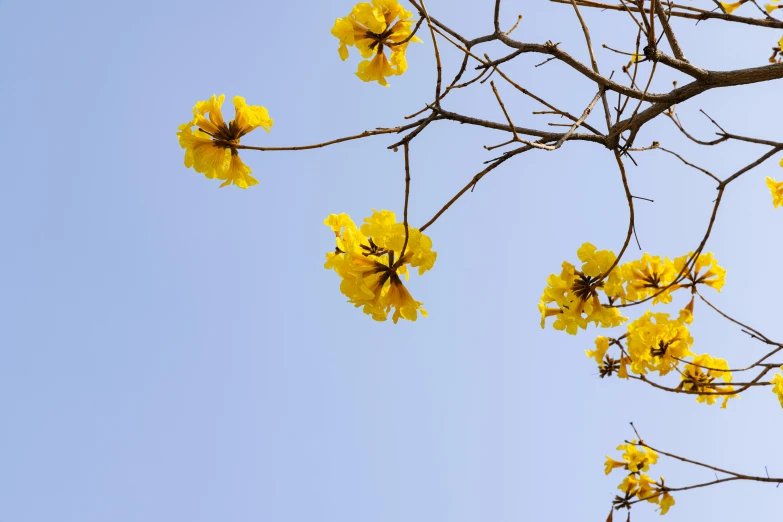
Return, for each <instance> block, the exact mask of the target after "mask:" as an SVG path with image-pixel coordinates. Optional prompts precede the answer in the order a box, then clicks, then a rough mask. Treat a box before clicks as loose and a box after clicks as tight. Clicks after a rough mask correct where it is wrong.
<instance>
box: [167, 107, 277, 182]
mask: <svg viewBox="0 0 783 522" xmlns="http://www.w3.org/2000/svg"><path fill="white" fill-rule="evenodd" d="M224 99H225V95H223V94H221V95H220V96H215V95H214V94H213V95H212V98H210V99H209V100H206V101H200V102H198V103H196V106H195V107H193V119H192V120H191V121H189V122H188V123H183V124H182V125H180V126H179V130H178V131H177V137H178V138H179V144H180V146H181V147H182V148H183V149H185V166H186V167H187V168H190V167H193V169H194V170H195V171H196V172H200V173H202V174H204V175H205V176H206V177H208V178H213V179H214V178H217V179H222V180H225V182H224V183H223V184H222V185H220V186H221V187H225V186H226V185H230V184H232V183H233V184H234V185H236V186H237V187H239V188H243V189H246V188H247V187H249V186H251V185H257V184H258V181H257V180H256V179H255V178H254V177H253V176H251V175H250V174H251V173H252V171H251V170H250V167H248V166H247V165H245V164H244V163H243V162H242V160H241V159H240V157H239V151H238V150H237V148H236V146H237V145H239V140H240V139H241V138H242V137H243V136H244V135H246V134H248V133H249V132H252V131H253V130H254V129H256V128H258V127H262V128H263V129H264V130H265V131H267V132H269V131H270V129H271V128H272V124H273V123H274V122H273V120H272V119H271V118H270V117H269V113H268V112H267V110H266V109H265V108H264V107H260V106H257V105H248V104H247V103H245V99H244V98H242V97H241V96H235V97H234V108H235V109H236V116H235V117H234V119H233V120H231V121H230V122H229V123H226V122H225V120H224V119H223V114H222V113H221V111H220V108H221V106H222V105H223V100H224ZM193 127H196V129H195V130H193Z"/></svg>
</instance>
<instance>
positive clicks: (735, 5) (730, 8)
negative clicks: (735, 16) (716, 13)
mask: <svg viewBox="0 0 783 522" xmlns="http://www.w3.org/2000/svg"><path fill="white" fill-rule="evenodd" d="M747 1H748V0H740V1H739V2H734V3H733V4H727V3H726V2H721V3H720V5H721V6H723V9H724V10H725V11H726V13H728V14H731V13H733V12H734V11H735V10H736V9H737V8H738V7H739V6H741V5H742V4H744V3H745V2H747Z"/></svg>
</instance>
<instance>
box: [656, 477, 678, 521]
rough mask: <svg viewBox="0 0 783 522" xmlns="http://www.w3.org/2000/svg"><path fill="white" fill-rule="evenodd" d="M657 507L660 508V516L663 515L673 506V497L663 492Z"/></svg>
mask: <svg viewBox="0 0 783 522" xmlns="http://www.w3.org/2000/svg"><path fill="white" fill-rule="evenodd" d="M661 480H663V477H661ZM659 505H660V506H661V515H665V514H666V513H668V512H669V508H670V507H672V506H673V505H674V497H673V496H671V495H670V494H669V493H668V492H665V493H664V494H663V496H662V497H661V501H660V503H659Z"/></svg>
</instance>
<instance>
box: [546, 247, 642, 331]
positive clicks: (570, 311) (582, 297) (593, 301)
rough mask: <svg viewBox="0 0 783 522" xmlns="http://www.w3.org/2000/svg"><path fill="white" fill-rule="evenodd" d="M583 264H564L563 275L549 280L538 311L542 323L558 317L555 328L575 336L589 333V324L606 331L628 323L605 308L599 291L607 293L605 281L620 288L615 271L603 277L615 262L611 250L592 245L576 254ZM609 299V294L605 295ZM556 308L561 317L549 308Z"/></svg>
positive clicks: (615, 310) (612, 308) (561, 273)
mask: <svg viewBox="0 0 783 522" xmlns="http://www.w3.org/2000/svg"><path fill="white" fill-rule="evenodd" d="M577 255H578V256H579V259H580V260H581V261H582V269H581V270H577V269H576V267H575V266H574V265H572V264H571V263H569V262H567V261H564V262H563V265H562V271H561V272H560V275H557V274H552V275H550V276H549V278H547V287H546V288H545V289H544V293H543V295H542V296H541V302H540V303H539V311H540V312H541V316H542V317H541V318H542V321H545V320H546V318H547V317H549V316H551V315H556V316H557V317H556V319H555V322H554V323H553V325H552V326H553V327H554V328H555V329H556V330H565V331H566V332H568V333H569V334H571V335H576V333H577V332H578V331H579V329H580V328H581V329H583V330H584V329H586V328H587V323H590V322H592V323H594V324H596V325H597V326H600V327H603V328H612V327H615V326H619V325H620V324H622V323H623V322H625V321H627V320H628V319H627V318H625V317H623V316H622V315H620V311H619V310H618V309H617V308H614V307H608V306H603V305H602V304H601V301H600V298H599V294H598V292H599V291H605V288H604V286H605V281H606V285H607V286H608V285H609V284H610V283H611V284H612V285H613V288H614V287H619V285H618V283H617V281H616V279H615V278H616V277H618V276H616V270H612V272H611V273H610V274H609V276H608V278H607V279H602V276H603V275H604V274H605V273H606V271H608V270H609V268H610V267H611V266H612V264H613V263H614V260H615V259H616V257H615V255H614V253H613V252H611V251H609V250H596V247H595V246H593V245H591V244H590V243H585V244H583V245H582V246H581V247H580V248H579V250H578V251H577ZM605 293H606V294H607V295H609V292H608V291H605ZM550 304H556V305H557V307H558V309H559V313H558V312H555V311H554V309H549V308H547V305H550Z"/></svg>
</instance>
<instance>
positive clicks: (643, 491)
mask: <svg viewBox="0 0 783 522" xmlns="http://www.w3.org/2000/svg"><path fill="white" fill-rule="evenodd" d="M617 449H618V450H620V451H623V455H622V459H623V460H622V461H618V460H614V459H612V458H611V457H609V456H608V455H607V457H606V462H605V463H604V472H605V473H606V474H607V475H609V474H610V473H611V472H612V471H613V470H615V469H618V468H620V469H623V470H626V471H628V472H629V474H628V475H626V476H625V477H624V478H623V481H622V482H621V483H620V485H619V486H617V489H619V490H620V491H621V492H622V493H623V496H620V495H617V496H615V499H614V501H613V502H612V504H613V505H614V507H615V509H621V508H627V509H630V507H631V505H632V504H634V503H636V502H639V501H642V500H646V501H647V502H650V503H652V504H658V505H659V506H660V508H661V515H665V514H666V513H667V512H668V511H669V508H670V507H671V506H673V505H674V498H673V497H672V496H671V495H670V494H669V492H668V491H669V489H668V488H667V487H666V486H664V481H663V477H661V480H660V482H655V481H654V480H653V479H651V478H650V476H649V475H647V474H646V473H642V472H643V471H648V470H649V469H650V466H652V465H653V464H655V463H656V462H658V454H657V453H656V452H655V451H653V450H652V449H650V448H648V447H646V446H644V445H643V444H642V443H641V442H640V443H638V444H637V442H636V440H633V441H631V442H629V443H627V444H620V445H619V446H617Z"/></svg>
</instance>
